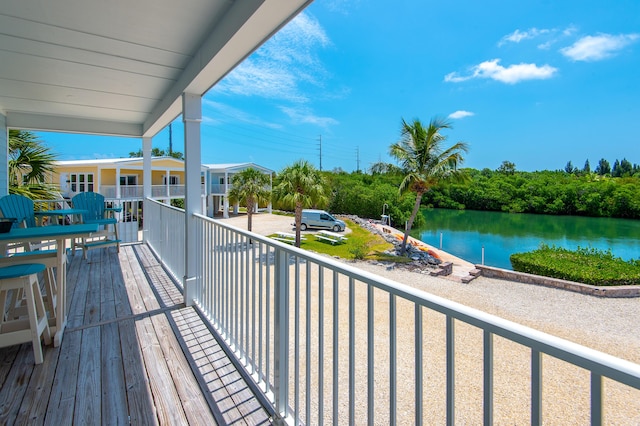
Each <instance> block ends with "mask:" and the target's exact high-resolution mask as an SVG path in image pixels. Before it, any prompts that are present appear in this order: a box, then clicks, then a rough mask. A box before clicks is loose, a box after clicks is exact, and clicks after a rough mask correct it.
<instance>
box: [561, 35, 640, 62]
mask: <svg viewBox="0 0 640 426" xmlns="http://www.w3.org/2000/svg"><path fill="white" fill-rule="evenodd" d="M638 38H640V34H620V35H617V36H616V35H611V34H599V35H596V36H585V37H582V38H581V39H579V40H578V41H576V42H575V43H573V44H572V45H571V46H568V47H565V48H563V49H560V52H561V53H562V54H563V55H564V56H566V57H568V58H569V59H572V60H574V61H599V60H602V59H606V58H609V57H611V56H614V55H615V54H616V53H617V52H618V51H620V50H622V49H624V48H625V47H627V46H628V45H630V44H632V43H634V42H635V41H636V40H638Z"/></svg>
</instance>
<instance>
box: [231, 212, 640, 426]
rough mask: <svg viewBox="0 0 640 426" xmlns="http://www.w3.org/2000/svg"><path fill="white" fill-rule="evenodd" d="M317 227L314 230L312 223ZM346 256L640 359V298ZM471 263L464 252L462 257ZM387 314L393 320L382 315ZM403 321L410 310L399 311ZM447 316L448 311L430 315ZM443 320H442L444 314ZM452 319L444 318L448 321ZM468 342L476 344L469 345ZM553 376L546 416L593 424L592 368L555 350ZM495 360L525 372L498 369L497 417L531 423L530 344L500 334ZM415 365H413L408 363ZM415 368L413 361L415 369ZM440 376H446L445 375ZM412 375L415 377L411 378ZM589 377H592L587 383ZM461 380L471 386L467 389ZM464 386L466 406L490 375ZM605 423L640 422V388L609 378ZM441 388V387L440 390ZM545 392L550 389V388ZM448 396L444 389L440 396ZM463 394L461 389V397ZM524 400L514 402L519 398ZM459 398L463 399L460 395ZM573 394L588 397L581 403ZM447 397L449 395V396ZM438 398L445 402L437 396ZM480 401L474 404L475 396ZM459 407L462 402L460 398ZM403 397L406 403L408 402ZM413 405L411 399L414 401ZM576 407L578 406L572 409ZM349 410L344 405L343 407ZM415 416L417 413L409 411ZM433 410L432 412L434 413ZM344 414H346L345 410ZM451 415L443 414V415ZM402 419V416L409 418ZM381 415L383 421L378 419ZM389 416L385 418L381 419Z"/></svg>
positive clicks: (242, 219) (467, 365)
mask: <svg viewBox="0 0 640 426" xmlns="http://www.w3.org/2000/svg"><path fill="white" fill-rule="evenodd" d="M253 218H254V220H253V231H254V232H256V233H259V234H262V235H269V234H272V233H275V232H278V231H285V232H290V231H291V230H292V229H293V228H292V226H291V224H292V222H293V219H292V218H291V217H286V216H278V215H270V214H266V213H261V214H258V215H254V217H253ZM225 221H226V222H228V223H230V224H233V225H234V226H237V227H239V228H243V229H246V227H247V220H246V216H238V217H233V218H230V219H225ZM307 232H309V231H307ZM345 262H347V263H349V264H351V265H354V266H356V267H358V268H360V269H362V270H365V271H368V272H371V273H374V274H377V275H380V276H383V277H386V278H389V279H392V280H394V281H396V282H400V283H403V284H406V285H409V286H412V287H415V288H418V289H421V290H424V291H425V292H427V293H430V294H434V295H437V296H441V297H444V298H446V299H449V300H452V301H455V302H458V303H461V304H463V305H466V306H470V307H472V308H476V309H479V310H481V311H484V312H487V313H489V314H493V315H496V316H499V317H501V318H504V319H507V320H510V321H513V322H516V323H519V324H523V325H526V326H529V327H532V328H534V329H537V330H540V331H543V332H546V333H549V334H552V335H555V336H558V337H561V338H564V339H567V340H570V341H573V342H576V343H579V344H582V345H585V346H588V347H590V348H593V349H596V350H599V351H602V352H605V353H608V354H611V355H614V356H616V357H620V358H623V359H626V360H628V361H631V362H634V363H636V364H640V333H638V330H637V324H638V313H640V299H638V298H631V299H608V298H598V297H594V296H587V295H581V294H577V293H572V292H568V291H565V290H560V289H552V288H547V287H541V286H535V285H529V284H523V283H518V282H511V281H506V280H498V279H490V278H485V277H479V278H477V279H475V280H474V281H472V282H471V283H469V284H462V283H459V282H455V281H452V280H450V279H445V278H440V277H432V276H428V275H425V274H419V273H415V272H409V271H404V270H399V269H395V270H394V269H389V268H388V267H387V266H385V265H380V264H375V263H371V262H353V261H348V260H345ZM456 262H458V263H459V265H458V266H460V265H462V266H464V267H466V266H467V265H466V263H467V262H464V261H463V260H461V259H459V260H456ZM398 315H399V316H400V317H402V316H403V315H406V316H408V318H409V319H408V320H407V321H412V320H411V319H410V318H411V317H412V315H413V312H412V309H409V310H408V312H404V310H403V309H400V308H399V309H398ZM381 321H382V322H384V321H385V320H384V319H382V320H381ZM398 321H399V323H401V321H402V318H399V320H398ZM425 321H426V324H429V321H441V319H425ZM440 324H442V323H441V322H440ZM442 325H444V324H442ZM429 330H430V331H429V332H430V333H431V332H433V333H435V334H434V335H432V336H430V337H429V338H430V339H435V340H437V341H438V342H440V341H442V340H443V335H444V326H438V327H430V328H429ZM458 339H461V340H465V341H466V340H474V339H477V341H478V344H477V345H472V347H473V348H476V347H477V348H480V349H481V347H482V344H481V342H482V340H481V333H480V335H478V330H477V329H473V327H471V326H467V325H465V324H462V325H461V326H460V327H456V341H458ZM467 347H468V345H467ZM481 359H482V358H481V351H480V352H479V353H473V354H472V353H463V354H460V356H459V355H458V354H456V368H457V370H456V374H458V372H460V374H464V372H465V371H473V370H474V369H475V370H476V371H477V370H478V369H480V371H481V370H482V363H481ZM543 360H544V366H545V370H544V373H545V377H544V380H545V381H544V384H543V393H544V395H547V397H548V399H549V400H550V401H552V402H551V403H549V404H546V403H545V405H544V407H545V412H544V413H543V419H545V422H546V423H548V424H586V423H588V421H589V420H588V413H587V412H586V410H585V409H584V407H585V406H586V407H588V406H589V404H588V400H589V399H588V398H589V397H588V395H589V390H588V377H587V378H586V379H585V373H584V372H580V371H576V370H577V369H576V368H574V367H569V366H566V365H564V364H563V365H556V364H561V363H559V362H558V361H556V360H555V359H553V358H550V357H547V356H545V357H544V358H543ZM494 365H495V367H496V369H498V368H499V367H504V368H506V369H507V370H508V371H512V370H513V371H519V370H520V369H521V370H522V373H520V374H510V375H509V376H508V377H503V376H501V375H499V374H498V375H496V377H495V379H494V380H495V386H496V395H495V398H496V401H495V404H496V413H495V416H494V423H495V424H524V423H528V420H529V418H528V416H529V412H528V408H527V407H528V405H527V404H528V400H529V397H530V396H529V395H528V388H527V386H528V374H529V373H528V371H529V365H530V353H529V351H527V350H524V351H523V347H521V346H519V345H516V344H514V343H509V342H506V341H503V340H502V339H499V340H498V341H497V342H496V347H495V359H494ZM434 366H436V367H437V368H436V367H434V368H436V370H434V371H431V372H429V371H427V372H425V374H426V375H429V377H428V379H427V381H429V382H430V383H432V382H433V381H437V380H441V379H442V377H440V376H442V374H441V371H440V370H439V369H441V368H444V360H442V361H441V362H434ZM408 368H409V367H408ZM410 370H411V368H409V371H410ZM522 376H524V382H522V383H518V384H517V385H516V384H513V385H512V384H511V383H510V380H512V379H511V378H512V377H522ZM439 377H440V378H439ZM408 380H412V378H408ZM585 381H586V383H587V385H585V384H584V383H585ZM461 388H464V390H463V389H461ZM456 389H457V390H456V392H457V393H458V392H461V395H460V399H461V400H462V401H461V406H462V407H464V406H465V404H464V401H465V398H467V399H469V400H470V401H471V400H473V401H475V402H476V404H475V406H477V405H478V404H477V402H478V401H477V399H478V398H480V405H481V398H482V383H481V381H480V382H479V383H464V384H463V385H462V386H460V385H457V388H456ZM605 392H607V393H606V398H605V407H604V411H605V422H604V423H605V424H640V392H639V391H636V390H631V389H628V388H626V387H624V386H619V385H615V384H611V385H608V384H607V382H606V381H605ZM436 395H440V394H439V393H437V394H436ZM543 397H544V396H543ZM434 398H436V399H437V398H441V396H437V397H436V396H434ZM456 398H458V396H457V397H456ZM520 399H522V401H523V402H521V403H518V404H515V405H514V404H513V403H512V402H509V401H512V400H520ZM457 401H458V399H457ZM572 401H580V402H581V403H580V404H579V406H580V407H581V408H580V409H578V408H575V407H574V406H577V404H574V403H572ZM441 403H443V402H441ZM435 405H436V406H438V404H435ZM470 405H474V404H470ZM456 406H457V407H458V404H456ZM401 407H402V404H400V408H401ZM407 407H408V408H407V410H409V411H410V407H411V404H408V405H407ZM574 408H575V409H576V410H578V411H576V412H575V413H574V412H573V411H572V410H573V409H574ZM341 412H342V410H341ZM404 414H406V417H401V418H402V419H405V420H409V421H408V422H407V423H411V421H410V419H411V415H410V413H404ZM427 415H428V413H427ZM434 416H435V417H433V418H434V419H437V420H436V421H434V422H433V423H432V424H440V420H441V417H440V416H441V413H440V411H439V410H436V412H435V413H434ZM478 416H479V414H478V413H477V412H474V411H473V410H471V411H469V412H467V411H466V410H465V409H464V408H461V409H459V410H458V413H457V415H456V420H457V421H458V422H459V423H461V424H476V422H478V423H480V421H479V420H481V417H478ZM341 417H342V416H341ZM442 420H443V419H442ZM404 422H405V421H400V422H399V423H404ZM376 423H378V421H376ZM380 423H381V424H382V423H384V419H383V421H381V422H380Z"/></svg>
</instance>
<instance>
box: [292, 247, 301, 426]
mask: <svg viewBox="0 0 640 426" xmlns="http://www.w3.org/2000/svg"><path fill="white" fill-rule="evenodd" d="M293 297H294V306H293V309H294V327H295V330H294V332H293V333H294V343H293V347H294V356H293V362H294V372H293V387H294V389H293V395H294V401H293V407H294V408H293V415H294V420H295V422H296V424H298V423H299V422H300V258H299V257H298V256H296V259H295V282H294V296H293Z"/></svg>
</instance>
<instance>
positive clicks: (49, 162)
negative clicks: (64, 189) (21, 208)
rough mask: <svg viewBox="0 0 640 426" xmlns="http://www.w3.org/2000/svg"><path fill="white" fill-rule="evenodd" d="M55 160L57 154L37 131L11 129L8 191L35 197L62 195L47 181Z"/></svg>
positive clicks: (52, 197) (43, 198) (48, 198)
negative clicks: (42, 139) (40, 137)
mask: <svg viewBox="0 0 640 426" xmlns="http://www.w3.org/2000/svg"><path fill="white" fill-rule="evenodd" d="M55 160H56V155H55V154H53V153H52V152H51V151H50V148H49V147H47V146H46V145H45V144H44V143H43V142H42V141H41V140H40V139H38V137H37V136H36V135H35V134H34V133H32V132H28V131H23V130H15V129H11V130H9V164H8V166H9V193H10V194H20V195H24V196H26V197H28V198H31V199H35V200H37V199H39V200H50V199H56V198H59V196H60V194H59V190H58V188H57V187H56V186H54V185H53V184H50V183H46V179H47V178H48V177H50V176H52V175H53V172H54V168H55V167H54V163H55Z"/></svg>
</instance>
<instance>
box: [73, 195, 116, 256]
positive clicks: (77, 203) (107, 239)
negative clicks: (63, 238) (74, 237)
mask: <svg viewBox="0 0 640 426" xmlns="http://www.w3.org/2000/svg"><path fill="white" fill-rule="evenodd" d="M71 203H72V204H73V208H74V209H79V210H84V212H83V213H82V214H81V215H80V216H81V218H82V222H83V223H95V224H98V225H100V228H101V231H100V232H99V233H98V234H95V236H94V237H91V238H83V239H82V242H81V243H79V244H77V243H74V249H75V245H78V246H80V247H82V258H83V259H86V258H87V250H91V249H94V248H102V247H110V246H116V249H117V251H118V253H120V239H119V238H118V226H117V223H118V220H117V219H116V218H115V217H114V214H113V213H115V211H117V210H116V209H107V208H106V206H105V201H104V195H102V194H99V193H97V192H81V193H79V194H77V195H76V196H74V197H73V198H72V199H71Z"/></svg>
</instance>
